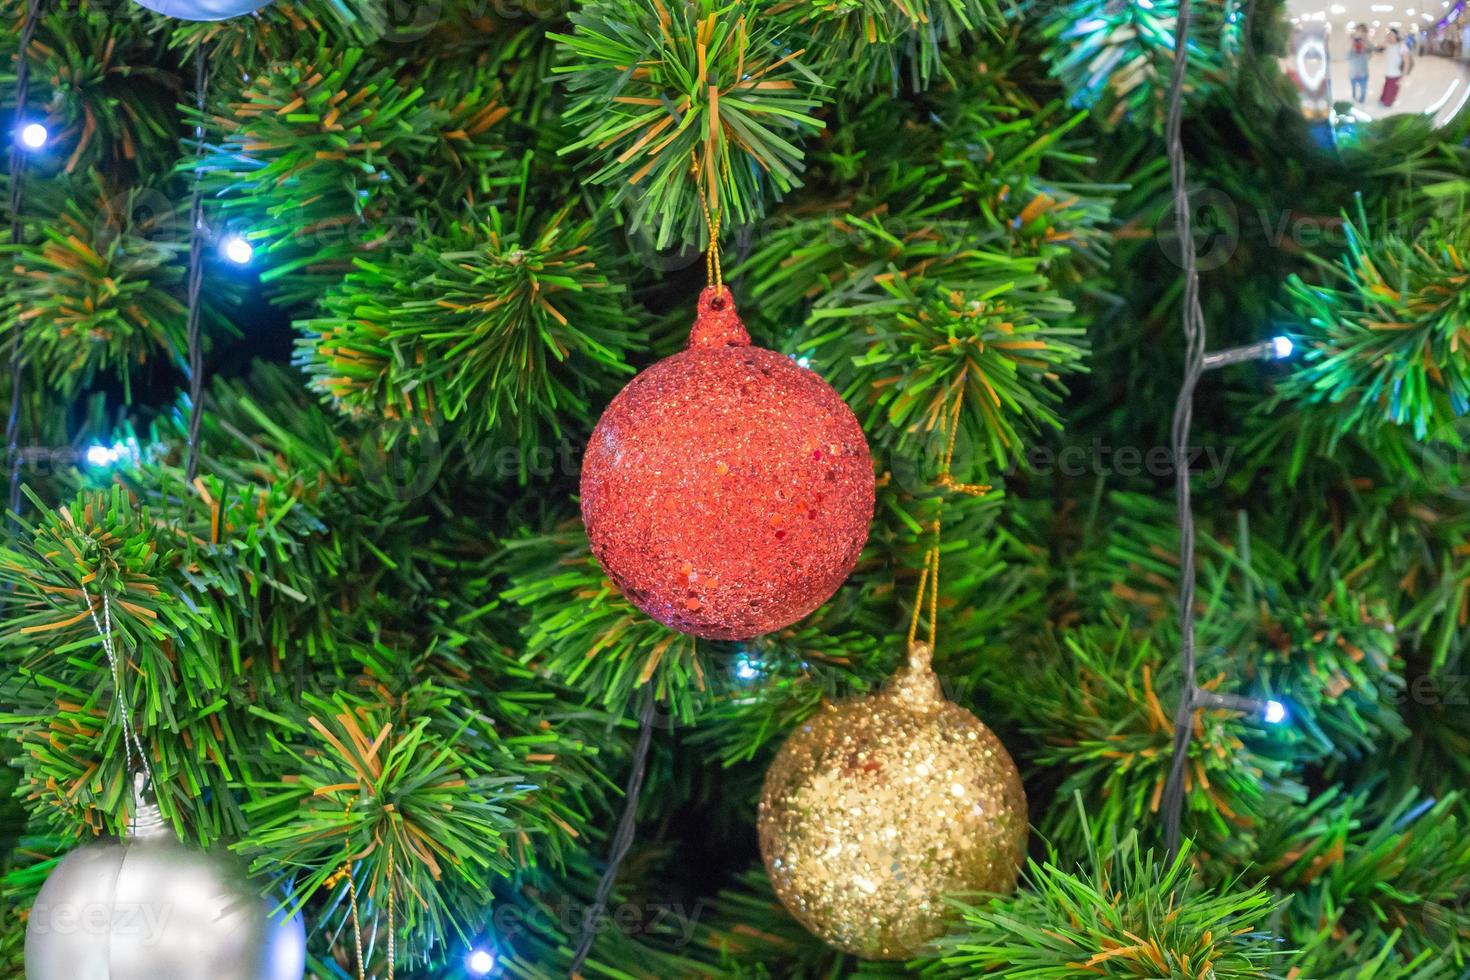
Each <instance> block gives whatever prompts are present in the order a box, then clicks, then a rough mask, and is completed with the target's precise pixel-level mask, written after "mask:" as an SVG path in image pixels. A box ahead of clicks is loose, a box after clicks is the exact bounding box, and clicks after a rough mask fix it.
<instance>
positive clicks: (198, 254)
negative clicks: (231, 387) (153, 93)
mask: <svg viewBox="0 0 1470 980" xmlns="http://www.w3.org/2000/svg"><path fill="white" fill-rule="evenodd" d="M208 85H209V57H208V55H207V53H206V49H205V47H204V45H203V44H200V45H199V48H198V50H197V51H196V52H195V53H194V100H195V104H196V105H197V106H198V108H199V114H200V122H199V124H198V125H197V126H195V127H194V139H195V142H196V144H197V146H196V152H197V153H201V154H202V153H203V152H204V122H203V116H204V93H205V90H206V89H207V88H208ZM200 178H201V174H200V173H199V171H197V170H196V171H195V173H194V197H193V200H192V201H191V202H190V205H189V314H188V321H187V323H188V326H187V331H186V333H187V337H188V345H189V436H188V463H187V465H186V466H185V470H184V472H185V474H186V477H185V478H186V479H187V481H188V482H189V483H191V484H192V483H193V482H194V477H195V476H197V475H198V473H199V425H200V422H201V421H202V420H203V418H204V351H203V350H202V345H201V344H200V341H199V300H200V294H201V290H202V287H203V285H204V195H203V189H202V187H201V186H200Z"/></svg>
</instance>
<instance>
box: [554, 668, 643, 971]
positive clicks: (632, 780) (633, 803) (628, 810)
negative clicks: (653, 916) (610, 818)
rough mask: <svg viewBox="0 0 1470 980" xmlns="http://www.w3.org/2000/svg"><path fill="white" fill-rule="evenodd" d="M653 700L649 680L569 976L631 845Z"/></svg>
mask: <svg viewBox="0 0 1470 980" xmlns="http://www.w3.org/2000/svg"><path fill="white" fill-rule="evenodd" d="M655 704H656V702H655V699H654V695H653V684H652V683H651V682H650V683H649V684H647V685H645V686H644V688H643V707H642V709H641V710H640V711H639V713H638V744H637V746H636V747H635V748H634V750H633V768H632V770H631V771H630V772H629V773H628V788H627V793H626V799H625V801H624V803H623V815H622V817H620V818H619V820H618V829H617V831H616V832H615V833H614V834H613V839H612V847H611V849H610V850H609V851H608V856H607V867H606V868H605V869H603V872H602V878H601V880H599V881H598V883H597V892H596V894H594V896H593V898H592V905H591V907H590V908H588V910H587V915H586V916H585V917H584V918H583V920H582V937H581V940H580V941H579V942H578V943H577V950H576V952H575V953H574V954H573V956H572V965H571V968H570V969H569V970H568V974H569V975H570V976H571V977H572V978H573V980H576V978H578V977H580V976H581V975H582V965H583V964H584V963H586V962H587V956H588V954H590V953H591V952H592V943H593V942H594V941H595V940H596V939H597V934H598V931H599V922H598V920H599V919H601V918H602V913H603V912H604V910H606V909H607V902H608V898H609V897H610V896H611V895H612V889H613V883H614V882H615V881H617V877H618V868H619V866H620V865H622V863H623V858H625V857H627V856H628V850H629V849H630V848H631V847H632V846H633V837H634V834H635V832H636V830H637V826H636V825H637V817H638V795H639V793H641V792H642V790H643V777H644V776H645V775H646V774H647V771H648V749H649V746H650V745H652V743H653V721H654V706H655Z"/></svg>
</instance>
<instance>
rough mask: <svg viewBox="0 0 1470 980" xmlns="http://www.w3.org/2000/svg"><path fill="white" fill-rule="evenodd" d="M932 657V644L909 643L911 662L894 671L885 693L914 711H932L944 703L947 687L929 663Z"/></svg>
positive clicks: (931, 661)
mask: <svg viewBox="0 0 1470 980" xmlns="http://www.w3.org/2000/svg"><path fill="white" fill-rule="evenodd" d="M933 660H934V651H933V649H932V648H930V646H929V644H927V643H913V644H910V645H909V660H908V663H907V664H906V665H904V666H903V667H900V668H899V670H898V673H896V674H894V675H893V679H892V680H891V681H889V682H888V686H887V687H886V688H885V689H884V693H885V694H887V695H888V696H889V697H891V698H893V699H894V700H896V701H898V702H899V703H900V704H902V705H904V706H905V707H908V708H910V709H912V710H914V711H933V710H934V709H936V708H938V707H939V706H940V705H942V704H944V703H945V698H944V689H943V688H941V687H940V686H939V678H938V677H937V676H935V674H934V671H933V669H932V668H931V667H930V664H931V663H933Z"/></svg>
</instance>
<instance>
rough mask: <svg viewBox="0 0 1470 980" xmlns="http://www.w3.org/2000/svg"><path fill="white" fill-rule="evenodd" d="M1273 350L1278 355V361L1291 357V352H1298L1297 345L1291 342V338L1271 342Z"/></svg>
mask: <svg viewBox="0 0 1470 980" xmlns="http://www.w3.org/2000/svg"><path fill="white" fill-rule="evenodd" d="M1271 350H1272V351H1273V352H1274V353H1275V354H1276V358H1277V360H1280V359H1281V358H1283V357H1290V356H1291V352H1292V351H1294V350H1296V345H1295V344H1293V343H1292V342H1291V338H1290V337H1275V338H1273V339H1272V341H1271Z"/></svg>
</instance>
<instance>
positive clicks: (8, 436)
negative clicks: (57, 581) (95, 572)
mask: <svg viewBox="0 0 1470 980" xmlns="http://www.w3.org/2000/svg"><path fill="white" fill-rule="evenodd" d="M41 4H42V0H31V2H30V3H29V4H28V5H27V6H26V16H25V21H24V22H23V23H22V24H21V28H20V49H19V51H20V53H19V55H18V56H17V58H16V65H15V125H14V126H12V127H11V133H10V138H11V144H10V170H9V173H10V244H12V245H19V244H20V243H21V239H22V238H24V237H25V226H24V224H23V223H22V221H21V207H22V205H23V204H24V196H23V191H22V188H23V187H24V186H25V166H26V160H25V151H24V150H23V149H22V147H21V145H20V130H21V127H22V126H24V125H25V118H26V103H27V102H28V101H29V100H30V94H31V61H30V57H29V55H30V50H31V41H32V39H33V38H35V36H36V24H38V23H39V22H40V20H41ZM20 324H21V321H20V318H19V317H16V319H15V325H14V326H13V327H12V328H11V329H12V331H13V332H14V336H12V337H11V338H10V414H9V415H7V416H6V418H5V456H6V463H7V464H8V466H9V467H10V498H9V499H10V513H11V514H19V513H20V463H21V460H20V408H21V388H22V382H23V381H24V380H25V362H24V359H23V353H22V351H21V344H20Z"/></svg>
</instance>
